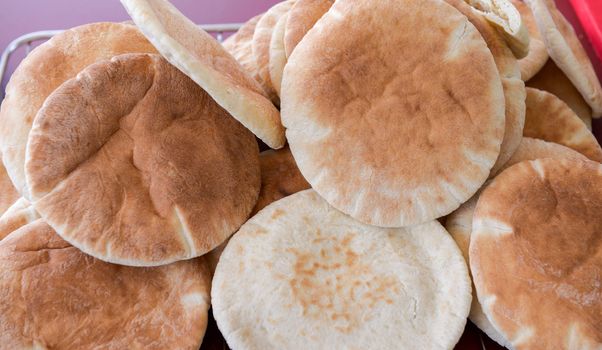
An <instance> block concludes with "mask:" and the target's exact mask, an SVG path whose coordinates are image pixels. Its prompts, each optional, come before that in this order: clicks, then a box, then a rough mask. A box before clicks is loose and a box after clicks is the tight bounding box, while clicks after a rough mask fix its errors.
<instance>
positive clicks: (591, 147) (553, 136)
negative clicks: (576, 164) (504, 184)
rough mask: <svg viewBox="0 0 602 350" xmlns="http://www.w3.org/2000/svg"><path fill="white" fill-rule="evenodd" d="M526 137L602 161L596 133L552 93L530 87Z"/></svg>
mask: <svg viewBox="0 0 602 350" xmlns="http://www.w3.org/2000/svg"><path fill="white" fill-rule="evenodd" d="M524 135H525V136H527V137H533V138H538V139H542V140H546V141H550V142H555V143H558V144H561V145H564V146H567V147H569V148H572V149H574V150H576V151H577V152H580V153H581V154H583V155H585V156H586V157H588V158H589V159H591V160H595V161H597V162H602V148H601V147H600V145H599V144H598V141H597V140H596V137H595V136H594V134H592V132H591V131H589V129H588V128H587V126H586V125H585V124H584V123H583V122H582V121H581V119H579V117H577V115H576V114H575V112H573V110H572V109H570V108H569V106H567V105H566V103H564V102H562V100H561V99H559V98H558V97H556V96H554V95H552V94H551V93H549V92H545V91H542V90H537V89H534V88H527V118H526V122H525V130H524Z"/></svg>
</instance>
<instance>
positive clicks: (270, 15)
mask: <svg viewBox="0 0 602 350" xmlns="http://www.w3.org/2000/svg"><path fill="white" fill-rule="evenodd" d="M293 3H294V2H293V1H292V0H288V1H283V2H280V3H277V4H276V5H274V6H273V7H272V8H270V9H269V10H268V11H267V12H266V13H265V14H264V15H263V16H262V17H261V19H260V20H259V23H257V27H256V28H255V33H253V56H255V64H256V65H257V68H258V69H259V77H260V78H261V82H262V85H263V88H264V89H265V91H267V92H268V95H269V96H270V97H271V98H272V101H273V102H274V103H275V104H276V105H279V104H280V100H279V98H278V94H277V92H276V89H275V88H274V83H273V82H272V79H271V77H270V68H269V64H270V41H271V40H272V33H273V32H274V28H275V27H276V24H277V23H278V21H279V20H280V18H281V17H282V16H284V14H285V13H287V12H288V11H289V10H290V9H291V6H293Z"/></svg>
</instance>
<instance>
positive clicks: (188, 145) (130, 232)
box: [26, 54, 260, 266]
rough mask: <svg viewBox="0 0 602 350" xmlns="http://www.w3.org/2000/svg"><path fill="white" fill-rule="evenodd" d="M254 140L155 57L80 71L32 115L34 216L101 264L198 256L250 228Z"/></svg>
mask: <svg viewBox="0 0 602 350" xmlns="http://www.w3.org/2000/svg"><path fill="white" fill-rule="evenodd" d="M258 153H259V152H258V147H257V142H256V141H255V137H253V134H251V132H250V131H249V130H247V129H245V128H244V127H243V126H242V125H241V123H239V122H238V121H237V120H236V119H234V118H232V117H231V116H230V115H229V114H228V113H227V112H226V111H225V110H224V109H222V108H221V107H220V106H219V105H218V104H217V103H216V102H215V101H214V100H213V99H212V98H211V96H209V95H208V94H207V93H206V92H205V91H204V90H203V89H201V88H200V87H199V86H198V85H197V84H195V83H194V82H193V81H192V80H191V79H190V78H188V77H187V76H186V75H184V74H183V73H182V72H180V71H179V70H178V69H176V68H175V67H174V66H172V65H170V64H169V63H168V62H167V61H166V60H165V59H163V58H162V57H161V56H159V55H147V54H129V55H121V56H117V57H115V58H113V59H112V60H110V61H103V62H99V63H97V64H94V65H92V66H90V67H88V68H86V69H85V70H84V71H82V73H80V74H79V75H78V76H77V78H75V79H71V80H69V81H67V82H65V83H64V84H63V85H61V87H59V88H58V89H57V90H56V91H55V92H54V93H52V94H51V95H50V96H49V97H48V99H47V100H46V102H45V104H44V107H42V109H41V110H40V111H39V113H38V115H37V117H36V120H35V121H34V125H33V128H32V130H31V133H30V137H29V143H28V146H27V161H26V176H27V184H28V186H29V190H30V193H31V195H32V198H33V202H34V207H35V209H36V210H37V211H38V212H39V213H40V215H41V216H42V218H44V220H45V221H46V222H48V224H50V226H52V227H53V228H54V229H55V230H56V231H57V232H58V233H59V235H61V237H63V238H64V239H65V240H66V241H68V242H70V244H72V245H74V246H76V247H78V248H79V249H81V250H82V251H84V252H85V253H87V254H90V255H92V256H94V257H96V258H98V259H101V260H104V261H108V262H112V263H118V264H123V265H132V266H154V265H164V264H167V263H170V262H173V261H177V260H183V259H190V258H193V257H197V256H200V255H203V254H205V253H206V252H208V251H210V250H212V249H213V248H215V247H217V246H218V245H219V244H220V243H222V242H223V241H225V240H226V239H227V238H228V237H229V236H230V235H231V234H232V233H233V232H235V231H236V230H237V229H238V227H240V225H241V224H242V223H243V222H244V221H245V220H246V219H247V217H248V215H249V213H250V212H251V210H252V209H253V206H254V205H255V201H256V200H257V195H258V193H259V186H260V168H259V154H258Z"/></svg>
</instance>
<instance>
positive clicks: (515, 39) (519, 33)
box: [465, 0, 530, 58]
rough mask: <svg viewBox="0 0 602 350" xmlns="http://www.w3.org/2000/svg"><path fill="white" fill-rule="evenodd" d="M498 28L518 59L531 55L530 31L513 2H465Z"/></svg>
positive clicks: (499, 0) (494, 0)
mask: <svg viewBox="0 0 602 350" xmlns="http://www.w3.org/2000/svg"><path fill="white" fill-rule="evenodd" d="M465 1H466V2H467V3H468V4H470V5H471V6H472V7H474V8H475V9H476V10H477V11H479V12H480V13H481V14H482V15H483V17H485V18H486V19H487V21H489V22H490V23H491V24H493V25H494V26H496V27H497V28H498V31H499V32H500V34H501V35H502V36H503V37H504V39H505V41H506V43H507V44H508V47H509V48H510V49H511V50H512V52H513V53H514V55H515V56H516V58H525V57H526V56H527V55H528V54H529V41H530V38H529V31H528V29H527V26H526V25H525V23H524V22H523V20H522V18H521V15H520V12H519V11H518V10H517V9H516V7H514V5H513V3H512V1H511V0H465Z"/></svg>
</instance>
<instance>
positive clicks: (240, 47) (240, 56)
mask: <svg viewBox="0 0 602 350" xmlns="http://www.w3.org/2000/svg"><path fill="white" fill-rule="evenodd" d="M262 15H263V14H260V15H257V16H255V17H253V18H251V19H250V20H248V21H247V22H246V23H245V24H243V25H242V27H240V29H239V30H238V31H237V32H236V33H234V34H232V35H231V36H230V37H228V39H226V40H225V41H224V42H223V43H222V45H223V46H224V49H226V51H228V52H229V53H230V54H231V55H232V56H234V58H236V60H237V61H238V63H240V65H241V66H242V67H243V68H244V69H245V70H246V71H247V73H248V74H249V75H250V76H252V77H253V78H255V80H257V81H260V79H261V78H260V77H259V69H258V68H257V63H256V62H255V56H253V33H255V27H257V22H259V19H260V18H261V16H262Z"/></svg>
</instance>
